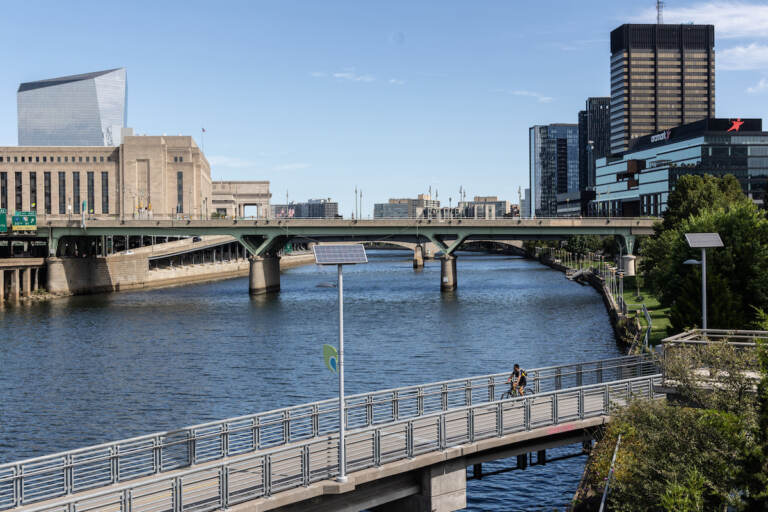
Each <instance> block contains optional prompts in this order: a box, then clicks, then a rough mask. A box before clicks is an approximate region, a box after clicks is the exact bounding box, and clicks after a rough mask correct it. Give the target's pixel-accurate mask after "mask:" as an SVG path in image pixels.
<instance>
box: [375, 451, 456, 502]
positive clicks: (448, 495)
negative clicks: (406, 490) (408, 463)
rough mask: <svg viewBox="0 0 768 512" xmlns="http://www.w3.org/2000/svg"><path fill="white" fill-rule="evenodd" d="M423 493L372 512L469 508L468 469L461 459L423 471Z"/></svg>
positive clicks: (421, 476)
mask: <svg viewBox="0 0 768 512" xmlns="http://www.w3.org/2000/svg"><path fill="white" fill-rule="evenodd" d="M420 480H421V492H420V493H419V494H416V495H413V496H408V497H406V498H402V499H399V500H396V501H392V502H389V503H386V504H384V505H379V506H378V507H374V508H372V509H371V510H372V511H373V512H453V511H454V510H462V509H464V508H466V507H467V470H466V464H465V462H464V461H463V460H462V459H457V460H450V461H446V462H443V463H440V464H435V465H434V466H431V467H428V468H426V469H425V470H423V471H421V475H420Z"/></svg>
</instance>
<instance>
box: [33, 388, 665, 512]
mask: <svg viewBox="0 0 768 512" xmlns="http://www.w3.org/2000/svg"><path fill="white" fill-rule="evenodd" d="M660 379H661V377H660V375H658V374H655V375H650V376H643V377H638V378H633V379H626V380H619V381H614V382H609V383H603V384H592V385H588V386H581V387H577V388H569V389H563V390H558V391H549V392H546V393H542V394H536V395H533V396H526V397H522V398H513V399H508V400H500V401H493V402H487V403H483V404H480V405H467V406H465V407H460V408H456V409H451V410H447V411H439V412H434V413H430V414H426V415H424V416H421V417H415V418H410V419H407V420H399V421H395V422H392V423H388V424H386V425H379V426H370V427H365V428H361V429H356V430H352V431H350V432H349V433H348V434H347V440H346V443H345V444H346V451H347V460H346V469H347V471H348V472H350V473H352V472H355V471H360V470H364V469H367V468H373V467H379V466H381V465H383V464H387V463H390V462H395V461H398V460H403V459H411V458H414V457H416V456H419V455H422V454H426V453H430V452H437V451H442V450H445V449H447V448H450V447H453V446H459V445H463V444H467V443H474V442H477V441H481V440H483V439H490V438H500V437H504V436H506V435H510V434H514V433H517V432H524V431H530V430H533V429H536V428H541V427H547V426H552V425H558V424H561V423H568V422H572V421H577V420H584V419H587V418H593V417H599V416H604V415H607V414H610V412H611V409H612V407H613V406H614V405H623V404H626V403H627V402H629V401H630V400H631V399H633V398H635V399H638V398H641V399H654V398H657V397H659V396H661V395H659V394H657V393H656V391H655V390H654V386H655V385H658V384H659V383H660ZM338 454H339V450H338V438H337V437H336V436H334V435H331V436H327V437H324V438H322V439H316V440H311V441H305V442H302V443H297V444H295V445H291V446H288V447H283V448H278V449H272V450H268V451H265V452H262V453H258V454H253V455H248V456H244V457H239V458H237V459H235V460H227V461H220V462H212V463H207V464H204V465H202V466H200V467H197V468H194V469H189V470H186V471H180V472H177V473H175V474H172V475H159V476H158V477H157V478H154V479H151V480H149V481H142V482H135V483H129V484H124V485H120V486H116V487H113V488H110V489H107V490H103V491H99V492H95V493H88V494H86V495H82V496H70V497H68V498H64V499H62V500H57V501H56V502H54V503H51V504H46V505H44V506H39V507H34V508H31V509H29V512H48V511H62V512H65V511H72V510H77V511H78V512H87V511H91V510H105V509H109V510H113V511H118V510H119V511H124V512H129V511H130V512H138V511H144V510H147V511H149V510H155V511H157V510H162V511H169V512H170V511H173V512H181V511H183V510H195V511H198V512H205V511H208V510H218V509H225V508H227V507H231V506H233V505H236V504H238V503H242V502H245V501H249V500H254V499H258V498H263V497H268V496H271V495H274V494H277V493H279V492H283V491H286V490H289V489H295V488H298V487H302V486H304V487H306V486H309V485H310V484H312V483H314V482H318V481H321V480H327V479H330V478H333V477H335V476H337V475H338V474H339V460H338Z"/></svg>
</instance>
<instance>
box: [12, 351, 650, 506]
mask: <svg viewBox="0 0 768 512" xmlns="http://www.w3.org/2000/svg"><path fill="white" fill-rule="evenodd" d="M657 371H658V370H657V366H656V363H655V361H654V360H653V359H652V358H651V357H650V356H625V357H618V358H612V359H604V360H599V361H590V362H584V363H578V364H567V365H559V366H549V367H543V368H535V369H531V370H529V371H528V388H529V389H530V390H531V391H533V392H535V393H536V394H540V393H546V392H551V391H555V390H560V389H565V388H572V387H577V386H584V385H587V384H599V383H601V382H608V381H615V380H622V379H626V378H630V377H639V376H644V375H651V374H655V373H657ZM508 376H509V374H508V373H497V374H491V375H483V376H477V377H470V378H466V379H454V380H447V381H441V382H435V383H430V384H424V385H418V386H405V387H400V388H393V389H387V390H382V391H376V392H372V393H363V394H357V395H351V396H347V397H346V399H345V402H346V417H345V425H346V428H347V429H350V430H353V429H359V428H365V427H370V426H375V425H379V424H391V423H392V422H396V421H400V420H404V419H409V418H418V417H422V416H425V415H429V414H433V413H436V412H444V411H450V410H453V409H457V408H462V407H469V406H472V405H476V404H484V403H490V402H493V401H494V400H496V399H498V398H499V397H500V395H501V393H503V392H504V391H506V390H507V389H508V388H509V385H508V384H506V380H507V378H508ZM337 430H338V400H337V399H328V400H323V401H319V402H314V403H310V404H304V405H299V406H294V407H288V408H284V409H278V410H273V411H268V412H263V413H258V414H252V415H248V416H241V417H237V418H230V419H226V420H223V421H215V422H210V423H204V424H199V425H193V426H190V427H186V428H182V429H179V430H173V431H166V432H159V433H155V434H150V435H145V436H140V437H134V438H131V439H125V440H121V441H116V442H112V443H105V444H101V445H97V446H91V447H86V448H80V449H76V450H71V451H67V452H63V453H57V454H53V455H47V456H43V457H36V458H33V459H26V460H22V461H17V462H12V463H8V464H3V465H0V509H7V508H11V507H16V506H20V505H24V504H30V503H35V502H39V501H42V500H46V499H51V498H57V497H61V496H65V495H69V494H73V493H77V492H82V491H86V490H91V489H95V488H98V487H102V486H106V485H111V484H116V483H119V482H125V481H128V480H132V479H135V478H140V477H146V476H150V475H156V474H159V473H163V472H166V471H171V470H177V469H180V468H184V467H189V466H192V465H195V464H200V463H205V462H209V461H214V460H217V459H222V458H224V457H230V456H234V455H242V454H245V453H249V452H254V451H258V450H266V449H270V448H275V447H279V446H284V445H288V444H291V443H297V442H302V441H307V440H311V439H316V438H319V437H323V436H327V435H328V434H332V433H333V432H336V431H337Z"/></svg>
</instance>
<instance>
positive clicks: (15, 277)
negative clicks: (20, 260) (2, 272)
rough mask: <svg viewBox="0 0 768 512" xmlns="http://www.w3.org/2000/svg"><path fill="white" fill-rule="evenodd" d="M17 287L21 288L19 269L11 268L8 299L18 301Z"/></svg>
mask: <svg viewBox="0 0 768 512" xmlns="http://www.w3.org/2000/svg"><path fill="white" fill-rule="evenodd" d="M19 288H21V280H20V279H19V269H18V268H16V269H13V270H12V271H11V293H10V294H9V295H8V299H9V300H10V301H12V302H15V303H18V302H19Z"/></svg>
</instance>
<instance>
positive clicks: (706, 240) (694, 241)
mask: <svg viewBox="0 0 768 512" xmlns="http://www.w3.org/2000/svg"><path fill="white" fill-rule="evenodd" d="M685 239H686V240H687V241H688V246H689V247H690V248H691V249H701V261H698V260H694V259H690V260H686V261H684V262H683V264H684V265H701V328H702V329H703V330H706V328H707V249H715V248H717V247H723V241H722V240H721V239H720V235H719V234H717V233H686V234H685Z"/></svg>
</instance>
